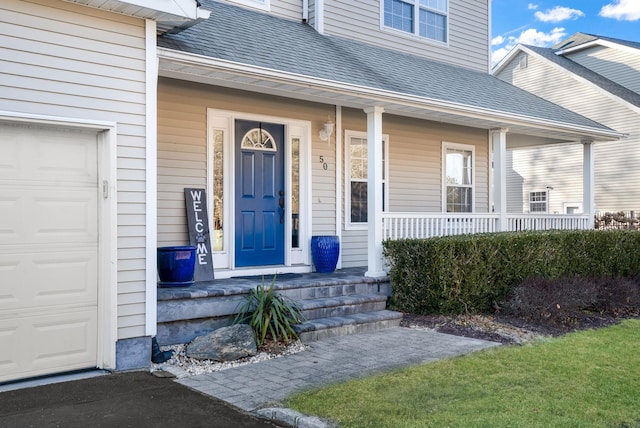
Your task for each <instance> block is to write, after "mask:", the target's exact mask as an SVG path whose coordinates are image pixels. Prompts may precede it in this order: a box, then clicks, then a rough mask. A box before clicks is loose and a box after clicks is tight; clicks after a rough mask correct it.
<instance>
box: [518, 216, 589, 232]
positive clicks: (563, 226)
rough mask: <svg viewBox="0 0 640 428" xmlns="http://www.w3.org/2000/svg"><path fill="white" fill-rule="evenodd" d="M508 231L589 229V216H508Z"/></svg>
mask: <svg viewBox="0 0 640 428" xmlns="http://www.w3.org/2000/svg"><path fill="white" fill-rule="evenodd" d="M507 224H508V230H509V231H512V232H519V231H522V230H576V229H589V216H586V215H574V214H571V215H570V214H507Z"/></svg>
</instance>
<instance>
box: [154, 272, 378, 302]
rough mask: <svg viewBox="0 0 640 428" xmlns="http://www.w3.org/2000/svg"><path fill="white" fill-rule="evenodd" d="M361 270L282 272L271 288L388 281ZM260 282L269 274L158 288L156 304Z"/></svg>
mask: <svg viewBox="0 0 640 428" xmlns="http://www.w3.org/2000/svg"><path fill="white" fill-rule="evenodd" d="M365 271H366V268H365V267H352V268H344V269H339V270H336V271H334V272H331V273H318V272H309V273H282V274H277V275H276V276H275V278H276V285H275V289H276V290H288V289H296V288H301V287H318V286H330V285H344V284H353V283H368V284H377V283H388V282H389V278H388V277H380V278H368V277H366V276H364V274H365ZM263 280H264V283H265V285H270V284H271V281H273V275H254V276H239V277H235V278H224V279H214V280H213V281H199V282H195V283H193V285H191V286H189V287H168V288H158V301H167V300H176V299H189V298H202V297H216V296H230V295H234V294H246V293H247V292H248V291H249V290H250V289H252V288H255V287H256V286H258V285H259V284H261V283H262V282H263Z"/></svg>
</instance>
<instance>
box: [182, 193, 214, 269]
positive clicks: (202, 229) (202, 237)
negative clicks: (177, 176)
mask: <svg viewBox="0 0 640 428" xmlns="http://www.w3.org/2000/svg"><path fill="white" fill-rule="evenodd" d="M184 199H185V202H186V208H187V225H188V226H189V243H190V244H191V245H193V246H194V247H196V271H195V273H194V276H193V279H194V281H211V280H212V279H213V276H214V274H213V258H212V256H211V239H210V238H209V216H208V214H207V194H206V192H205V190H204V189H184Z"/></svg>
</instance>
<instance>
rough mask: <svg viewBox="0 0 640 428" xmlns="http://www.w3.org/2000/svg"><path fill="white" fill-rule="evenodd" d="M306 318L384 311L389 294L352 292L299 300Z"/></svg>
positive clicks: (301, 310) (298, 302) (313, 318)
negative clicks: (350, 293) (343, 294)
mask: <svg viewBox="0 0 640 428" xmlns="http://www.w3.org/2000/svg"><path fill="white" fill-rule="evenodd" d="M296 303H297V304H298V306H299V308H300V312H301V314H302V316H303V318H304V319H305V320H315V319H319V318H332V317H342V316H346V315H353V314H358V313H363V312H376V311H382V310H384V309H385V308H386V307H387V296H383V295H380V294H352V295H348V296H337V297H324V298H319V299H306V300H298V301H297V302H296Z"/></svg>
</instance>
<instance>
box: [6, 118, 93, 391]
mask: <svg viewBox="0 0 640 428" xmlns="http://www.w3.org/2000/svg"><path fill="white" fill-rule="evenodd" d="M97 153H98V151H97V144H96V134H95V131H94V132H93V133H92V132H89V131H78V130H68V129H67V130H65V129H62V128H56V127H40V126H25V125H20V124H7V123H5V124H3V123H1V122H0V382H4V381H9V380H15V379H21V378H27V377H31V376H38V375H45V374H50V373H56V372H63V371H68V370H76V369H81V368H88V367H96V365H97V343H98V341H97V332H98V323H97V319H98V297H97V296H98V293H97V292H98V282H97V279H98V196H99V193H98V158H97Z"/></svg>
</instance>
